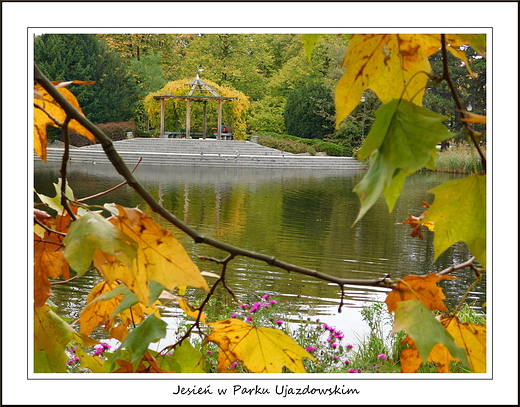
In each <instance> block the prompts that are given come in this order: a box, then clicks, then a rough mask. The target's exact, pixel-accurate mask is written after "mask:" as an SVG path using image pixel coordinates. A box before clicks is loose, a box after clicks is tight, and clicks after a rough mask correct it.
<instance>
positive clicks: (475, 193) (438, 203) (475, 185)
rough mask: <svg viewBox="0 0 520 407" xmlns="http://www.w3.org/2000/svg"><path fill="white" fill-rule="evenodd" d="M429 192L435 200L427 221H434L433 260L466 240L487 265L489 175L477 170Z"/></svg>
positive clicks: (473, 251) (469, 246) (482, 262)
mask: <svg viewBox="0 0 520 407" xmlns="http://www.w3.org/2000/svg"><path fill="white" fill-rule="evenodd" d="M429 192H431V193H433V194H435V200H434V202H433V204H432V206H431V208H430V209H429V210H428V213H427V214H426V216H425V218H424V221H425V222H433V223H434V224H435V236H434V240H433V248H434V261H435V260H436V259H437V258H438V257H439V256H440V255H441V254H442V253H443V252H444V251H445V250H446V249H447V248H449V247H450V246H452V245H453V244H455V243H457V242H459V241H463V242H465V243H466V244H467V245H468V248H469V250H470V251H471V253H472V254H473V255H474V256H475V258H476V259H477V260H478V261H479V263H480V264H482V266H483V267H484V268H485V267H486V176H485V175H479V174H474V175H471V176H469V177H466V178H463V179H457V180H453V181H448V182H446V183H444V184H441V185H439V186H437V187H435V188H433V189H431V190H430V191H429Z"/></svg>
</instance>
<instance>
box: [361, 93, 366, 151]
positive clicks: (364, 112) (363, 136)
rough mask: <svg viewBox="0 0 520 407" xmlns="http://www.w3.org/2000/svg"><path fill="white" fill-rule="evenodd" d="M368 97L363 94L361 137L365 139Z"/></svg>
mask: <svg viewBox="0 0 520 407" xmlns="http://www.w3.org/2000/svg"><path fill="white" fill-rule="evenodd" d="M366 101H367V99H366V97H365V95H363V96H361V103H363V124H362V126H361V139H362V140H363V141H365V116H366V106H367V104H366Z"/></svg>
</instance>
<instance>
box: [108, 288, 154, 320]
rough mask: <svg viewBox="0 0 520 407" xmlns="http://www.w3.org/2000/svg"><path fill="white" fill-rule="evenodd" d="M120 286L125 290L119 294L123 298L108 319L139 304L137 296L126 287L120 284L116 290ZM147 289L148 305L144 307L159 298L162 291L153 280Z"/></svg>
mask: <svg viewBox="0 0 520 407" xmlns="http://www.w3.org/2000/svg"><path fill="white" fill-rule="evenodd" d="M121 286H123V287H124V288H125V290H124V292H123V293H120V294H124V295H125V296H124V297H123V299H122V300H121V303H120V304H119V305H118V306H117V308H116V309H115V310H114V312H112V315H110V317H113V316H115V315H117V314H119V313H120V312H123V311H124V310H125V309H128V308H130V307H133V306H134V305H135V304H137V303H138V302H139V299H138V298H137V296H136V295H135V294H134V293H133V292H132V291H130V289H129V288H128V287H127V286H126V285H124V284H120V285H119V286H118V287H117V288H119V287H121ZM117 288H115V289H114V290H116V289H117ZM149 288H150V303H149V304H146V305H152V304H153V303H154V302H155V301H156V300H157V299H158V298H159V295H161V293H162V292H163V290H164V287H163V286H162V284H159V283H158V282H157V281H154V280H150V284H149ZM114 290H112V291H114ZM112 291H110V292H108V293H106V294H110V293H111V292H112ZM106 294H103V295H106ZM103 295H100V297H102V296H103ZM116 296H117V295H114V297H116Z"/></svg>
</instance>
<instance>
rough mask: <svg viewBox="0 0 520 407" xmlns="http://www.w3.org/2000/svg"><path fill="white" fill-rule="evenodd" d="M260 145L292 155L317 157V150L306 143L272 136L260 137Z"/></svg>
mask: <svg viewBox="0 0 520 407" xmlns="http://www.w3.org/2000/svg"><path fill="white" fill-rule="evenodd" d="M258 143H259V144H261V145H263V146H266V147H271V148H276V149H277V150H281V151H285V152H287V153H292V154H302V153H308V154H311V155H316V150H315V149H314V148H313V147H312V146H309V145H307V144H305V143H301V142H299V141H294V140H289V139H283V138H277V137H272V136H258Z"/></svg>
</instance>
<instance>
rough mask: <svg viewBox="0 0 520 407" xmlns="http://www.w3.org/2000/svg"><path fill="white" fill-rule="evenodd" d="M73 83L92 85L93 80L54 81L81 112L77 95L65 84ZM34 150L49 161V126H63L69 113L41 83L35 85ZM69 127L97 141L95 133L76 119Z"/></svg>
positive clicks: (44, 159) (43, 159)
mask: <svg viewBox="0 0 520 407" xmlns="http://www.w3.org/2000/svg"><path fill="white" fill-rule="evenodd" d="M71 83H77V84H83V85H90V84H92V83H94V82H93V81H90V82H85V81H69V82H52V84H53V85H54V86H56V87H57V88H58V90H59V91H60V92H61V93H62V94H63V96H65V97H66V98H67V100H68V101H69V102H70V103H71V104H72V105H73V106H74V107H75V108H76V109H77V110H78V111H79V112H80V113H81V114H83V112H82V111H81V108H80V106H79V103H78V100H77V99H76V97H75V96H74V95H73V94H72V92H70V91H69V90H68V89H66V88H65V87H64V86H66V85H69V84H71ZM34 96H35V97H34V104H35V105H36V106H37V107H36V106H35V108H34V151H35V152H36V154H38V156H39V157H40V158H41V159H42V161H47V126H49V125H51V126H54V127H61V125H62V124H63V122H64V121H65V118H66V116H67V114H66V113H65V111H64V110H63V109H62V108H61V106H60V105H59V104H58V102H56V100H54V98H53V97H52V96H51V95H50V94H49V93H48V92H47V91H46V90H45V89H44V88H43V87H42V86H41V85H40V84H35V85H34ZM69 129H71V130H74V131H76V132H78V133H79V134H81V135H83V136H85V137H87V138H88V139H89V140H90V141H92V142H93V143H95V142H96V138H95V137H94V135H93V134H92V133H91V132H90V131H89V130H87V129H86V128H85V127H84V126H83V125H81V124H80V123H79V122H78V121H76V120H71V121H70V123H69Z"/></svg>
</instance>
